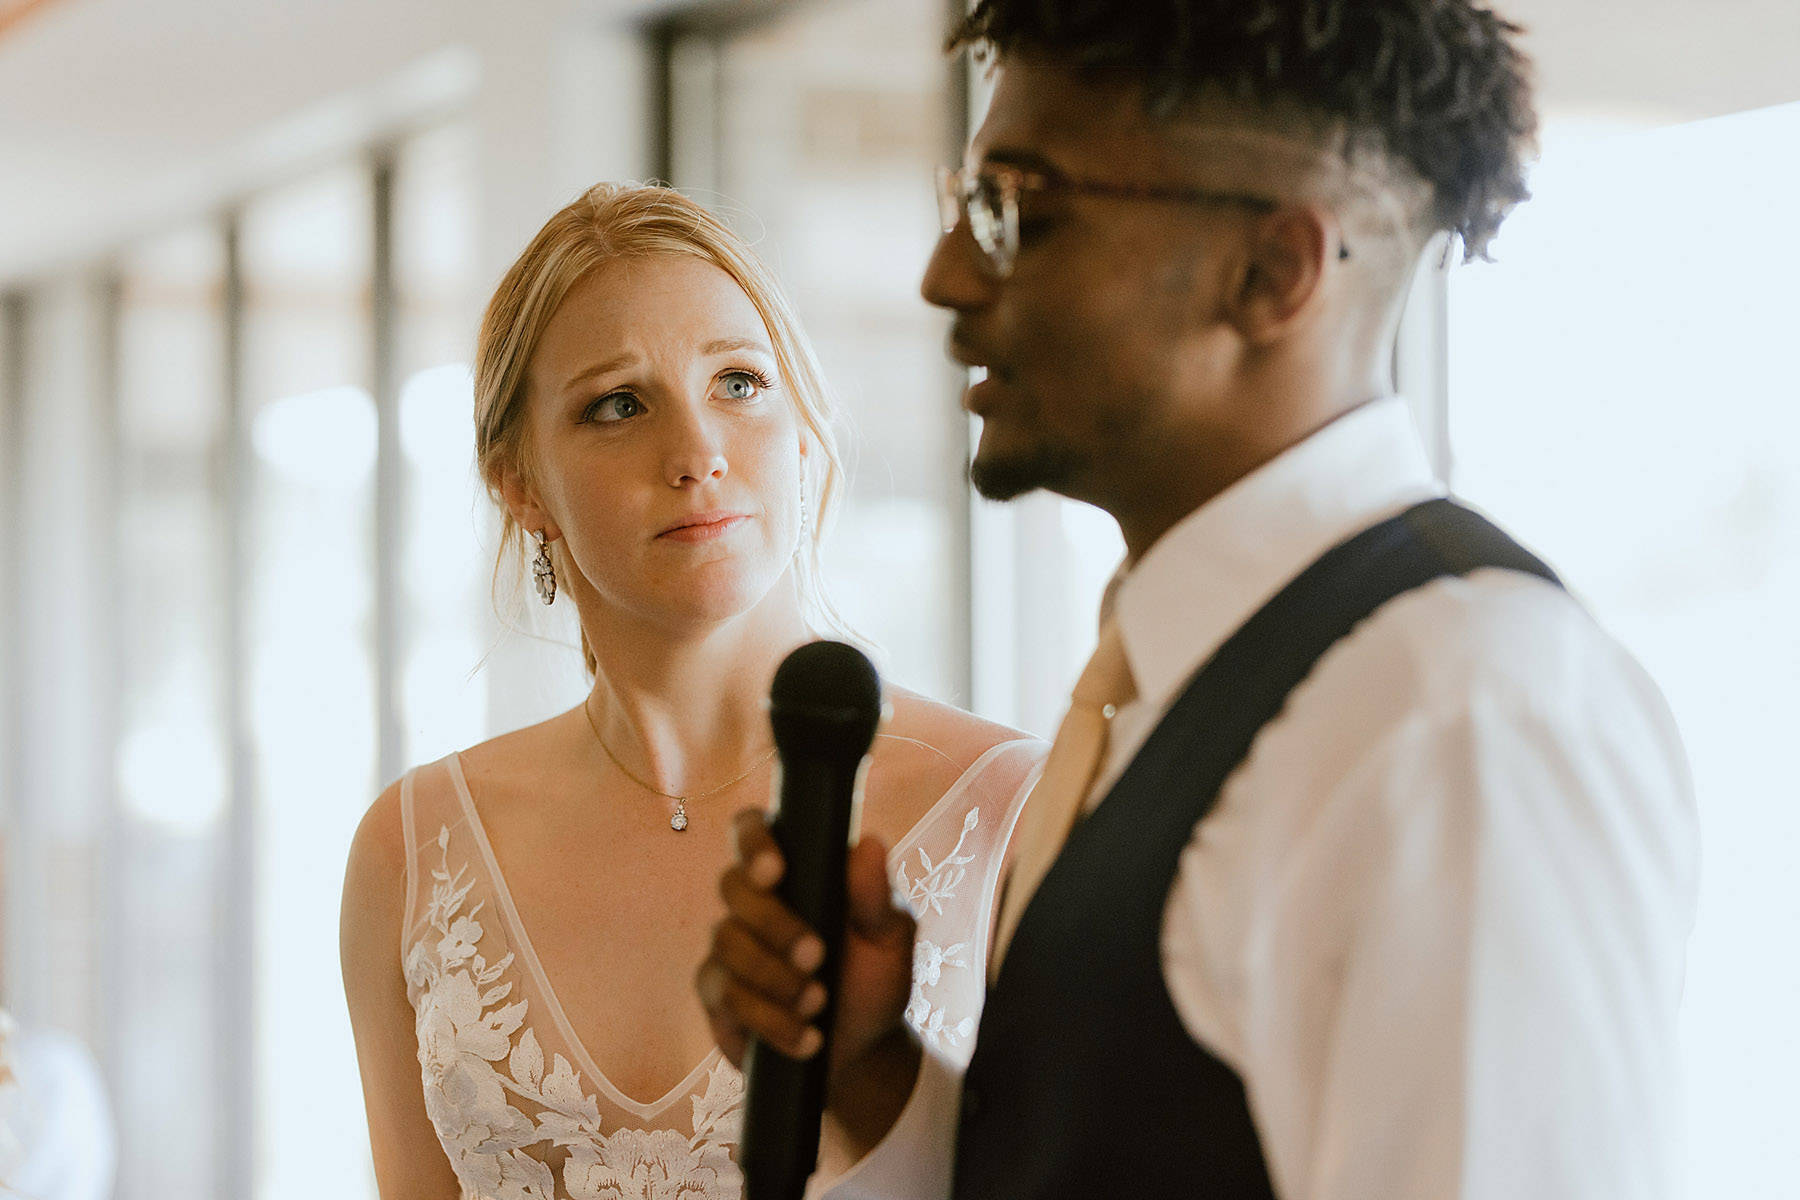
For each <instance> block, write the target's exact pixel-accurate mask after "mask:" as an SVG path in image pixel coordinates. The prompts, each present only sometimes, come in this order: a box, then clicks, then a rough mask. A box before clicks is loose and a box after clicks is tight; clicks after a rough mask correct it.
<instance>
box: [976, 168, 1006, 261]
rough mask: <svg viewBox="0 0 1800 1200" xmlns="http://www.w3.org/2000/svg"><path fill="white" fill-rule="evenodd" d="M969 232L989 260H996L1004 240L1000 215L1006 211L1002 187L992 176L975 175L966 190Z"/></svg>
mask: <svg viewBox="0 0 1800 1200" xmlns="http://www.w3.org/2000/svg"><path fill="white" fill-rule="evenodd" d="M968 202H969V232H971V233H973V234H974V235H975V240H976V241H977V242H978V243H980V245H981V248H982V249H983V250H985V251H987V254H988V257H989V258H996V256H997V254H998V252H999V250H1000V247H1001V246H1002V245H1003V244H1004V242H1005V240H1006V233H1005V229H1004V228H1003V227H1002V223H1001V222H1002V214H1003V213H1004V212H1005V209H1006V198H1005V194H1004V189H1003V185H1002V184H1001V182H1000V181H999V180H998V179H996V178H995V177H993V176H992V175H977V176H975V178H974V179H973V180H971V181H970V186H969V188H968Z"/></svg>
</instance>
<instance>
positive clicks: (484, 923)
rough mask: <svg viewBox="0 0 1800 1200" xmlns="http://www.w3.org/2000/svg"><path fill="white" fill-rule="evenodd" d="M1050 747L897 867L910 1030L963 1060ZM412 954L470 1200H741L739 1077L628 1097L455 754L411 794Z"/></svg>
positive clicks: (444, 1116)
mask: <svg viewBox="0 0 1800 1200" xmlns="http://www.w3.org/2000/svg"><path fill="white" fill-rule="evenodd" d="M1045 748H1046V747H1045V745H1044V743H1042V742H1039V741H1035V740H1032V739H1023V740H1020V741H1014V742H1007V743H1004V744H1002V745H999V746H995V747H994V748H993V749H991V750H989V751H988V752H987V753H986V754H984V755H983V756H982V757H981V758H980V759H979V760H978V761H977V762H976V763H975V764H974V765H973V766H971V767H970V768H969V769H968V770H967V771H965V772H964V773H963V774H962V776H961V777H960V778H959V779H958V780H957V781H956V783H955V784H954V785H953V786H952V787H951V788H950V790H949V791H948V792H946V793H945V794H944V795H943V797H942V798H941V799H940V800H939V801H938V802H937V804H936V805H935V806H933V808H932V809H931V811H930V812H929V813H927V814H926V815H925V817H924V818H923V819H922V820H921V821H920V822H919V823H918V824H917V825H916V826H914V827H913V829H912V831H911V832H910V833H909V834H907V836H906V837H905V838H904V839H902V841H901V842H900V844H899V845H897V846H896V847H895V848H894V850H893V854H892V856H891V857H890V858H889V860H888V868H889V871H890V872H891V873H892V876H893V881H894V886H895V891H896V894H897V895H898V896H901V897H904V898H905V900H906V902H907V903H908V904H909V905H910V907H911V909H912V912H913V915H914V916H915V917H916V918H917V919H918V922H919V931H918V939H917V942H916V945H915V948H914V960H913V994H912V1000H911V1003H910V1004H909V1005H908V1006H907V1010H906V1018H907V1020H908V1021H909V1022H910V1023H911V1024H912V1026H913V1028H914V1029H916V1030H917V1031H918V1033H919V1036H920V1039H921V1041H923V1043H924V1044H925V1046H926V1047H927V1048H928V1049H929V1050H931V1051H932V1052H933V1053H936V1054H939V1055H942V1056H944V1057H946V1058H950V1059H953V1060H956V1061H957V1062H959V1063H966V1062H967V1061H968V1056H969V1054H970V1052H971V1050H972V1048H973V1047H972V1042H973V1039H974V1033H975V1023H976V1019H977V1018H978V1017H979V1015H980V1010H981V1001H982V995H983V992H982V978H983V974H984V969H985V962H986V952H987V930H988V925H989V916H990V910H991V905H992V903H993V895H994V888H995V884H996V882H997V881H998V877H999V873H1000V858H1001V855H1002V853H1003V852H1004V849H1005V846H1006V840H1007V838H1008V836H1009V835H1010V833H1011V830H1012V825H1013V822H1014V821H1015V820H1016V819H1017V816H1018V811H1019V805H1020V803H1021V802H1022V801H1023V799H1024V796H1025V794H1026V793H1027V791H1028V790H1029V786H1030V783H1031V782H1032V780H1033V779H1034V778H1035V776H1036V773H1037V768H1038V766H1039V764H1040V763H1041V761H1042V759H1043V754H1044V750H1045ZM400 806H401V813H402V819H403V822H404V826H405V831H406V848H407V916H406V922H405V929H404V932H403V937H402V941H401V955H402V962H403V964H404V969H405V973H406V988H407V996H408V998H409V999H410V1000H411V1001H412V1005H413V1011H414V1013H415V1014H416V1018H417V1030H418V1039H419V1067H420V1076H421V1079H422V1081H423V1084H424V1090H425V1108H426V1112H427V1113H428V1114H429V1115H430V1118H431V1123H432V1125H433V1126H434V1127H435V1128H436V1129H437V1134H438V1139H439V1141H440V1142H441V1143H442V1144H443V1147H444V1152H445V1154H446V1155H448V1156H449V1159H450V1161H451V1163H452V1165H453V1166H454V1167H455V1169H456V1174H457V1178H458V1179H459V1180H461V1183H462V1194H463V1198H464V1200H602V1198H604V1200H652V1198H654V1200H663V1198H665V1197H667V1198H669V1200H674V1198H676V1197H680V1198H682V1200H728V1198H732V1200H735V1198H736V1197H738V1196H739V1195H740V1193H741V1191H742V1188H741V1178H740V1176H739V1174H738V1170H737V1166H736V1163H735V1161H734V1153H735V1150H736V1145H737V1137H738V1127H739V1115H740V1113H739V1109H740V1106H741V1103H742V1100H743V1080H742V1077H741V1076H740V1075H739V1074H738V1072H737V1071H736V1070H735V1069H733V1068H732V1066H731V1064H730V1063H728V1062H726V1061H725V1060H724V1057H723V1055H721V1053H720V1052H719V1051H718V1050H716V1049H715V1050H713V1051H712V1053H710V1054H708V1055H707V1056H706V1058H705V1059H703V1060H702V1061H701V1062H700V1063H699V1065H697V1066H696V1067H695V1068H694V1069H693V1071H692V1072H690V1073H689V1075H688V1077H687V1078H686V1079H684V1080H682V1081H681V1083H679V1084H677V1085H676V1086H675V1087H674V1088H673V1089H671V1090H670V1091H669V1092H668V1093H667V1094H666V1095H664V1096H663V1097H661V1098H660V1099H658V1100H654V1101H651V1102H649V1103H647V1104H646V1103H640V1102H638V1101H634V1100H632V1099H631V1098H629V1097H628V1096H626V1095H624V1094H623V1093H622V1092H620V1091H619V1090H618V1088H616V1087H614V1086H613V1084H612V1083H611V1081H610V1080H608V1079H607V1078H606V1075H605V1074H604V1073H603V1072H602V1071H601V1070H600V1069H599V1067H598V1066H597V1065H596V1064H595V1063H594V1061H593V1059H592V1058H591V1057H590V1056H589V1054H588V1052H587V1050H586V1048H585V1047H583V1046H582V1044H581V1041H580V1039H579V1038H578V1037H577V1036H576V1034H575V1032H574V1029H573V1028H572V1027H571V1025H570V1023H569V1020H568V1018H567V1016H566V1015H565V1014H564V1013H563V1010H562V1006H561V1004H560V1003H559V1002H558V1000H557V997H556V993H555V991H554V990H553V989H552V988H551V986H550V981H549V980H548V979H547V978H546V977H545V975H544V970H543V967H542V966H541V965H540V964H539V962H538V960H537V956H536V954H535V953H534V952H533V951H532V948H531V941H530V938H529V937H528V936H527V934H526V932H525V929H524V928H523V927H522V926H521V925H520V923H519V918H518V913H517V911H516V910H515V909H514V907H513V903H512V898H511V896H510V894H509V893H508V891H507V886H506V880H505V879H504V878H503V877H502V876H501V874H500V870H499V866H498V864H497V863H496V862H495V859H494V853H493V850H492V848H491V847H490V846H489V845H488V840H487V835H486V833H485V832H484V831H483V829H482V826H481V821H480V818H479V817H478V816H477V815H476V812H475V806H474V802H473V800H472V798H471V797H470V795H469V789H468V784H467V783H466V782H465V780H464V778H463V774H462V767H461V763H460V762H459V760H458V759H457V757H456V756H455V755H451V756H450V757H448V758H445V759H442V760H440V761H438V762H435V763H432V764H430V765H429V766H424V767H420V768H417V769H416V770H414V771H412V772H409V773H408V775H407V776H406V778H405V779H404V780H403V781H402V783H401V788H400Z"/></svg>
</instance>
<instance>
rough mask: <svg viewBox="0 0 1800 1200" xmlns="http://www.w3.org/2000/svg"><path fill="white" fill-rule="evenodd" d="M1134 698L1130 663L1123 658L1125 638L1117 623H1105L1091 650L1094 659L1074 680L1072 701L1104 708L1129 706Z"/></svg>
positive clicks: (1110, 621)
mask: <svg viewBox="0 0 1800 1200" xmlns="http://www.w3.org/2000/svg"><path fill="white" fill-rule="evenodd" d="M1136 695H1137V687H1136V685H1135V684H1134V683H1133V682H1132V678H1131V663H1130V662H1129V661H1128V660H1127V659H1126V657H1125V639H1124V638H1123V637H1122V636H1121V635H1120V633H1119V624H1118V622H1117V621H1113V620H1108V621H1107V622H1106V623H1105V624H1104V625H1102V626H1101V627H1100V643H1099V645H1097V646H1095V647H1094V656H1093V657H1092V658H1090V659H1088V664H1087V666H1086V667H1085V668H1083V669H1082V672H1081V678H1080V679H1078V680H1076V681H1075V691H1074V693H1073V695H1072V699H1073V700H1074V701H1075V702H1076V703H1078V704H1086V705H1091V706H1093V707H1095V708H1102V709H1104V708H1109V707H1112V706H1115V705H1120V704H1126V703H1129V702H1130V701H1131V699H1132V698H1133V697H1135V696H1136ZM1107 715H1108V716H1111V715H1112V714H1111V713H1108V714H1107Z"/></svg>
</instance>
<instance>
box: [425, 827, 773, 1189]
mask: <svg viewBox="0 0 1800 1200" xmlns="http://www.w3.org/2000/svg"><path fill="white" fill-rule="evenodd" d="M437 845H438V850H439V865H438V866H437V867H435V868H433V870H432V872H431V878H432V886H431V900H430V903H429V905H428V906H427V907H426V910H425V914H424V917H425V921H426V926H427V928H426V930H425V931H424V932H422V933H421V934H420V935H419V937H418V939H417V940H416V941H415V942H414V943H413V945H412V947H411V949H410V950H409V951H408V952H407V956H406V963H405V970H406V980H407V983H408V985H409V987H411V988H413V989H416V990H417V997H418V998H417V1000H416V1001H415V1005H414V1007H415V1011H416V1013H417V1021H416V1029H417V1033H418V1038H419V1068H420V1076H421V1079H422V1081H423V1083H424V1088H425V1109H426V1112H427V1114H428V1115H429V1116H430V1118H431V1123H432V1125H433V1126H435V1127H436V1129H437V1132H438V1137H439V1140H440V1141H442V1143H443V1145H444V1150H445V1153H446V1154H448V1155H449V1157H450V1161H451V1163H452V1165H453V1166H454V1167H455V1169H456V1175H457V1178H458V1179H459V1180H460V1181H461V1182H462V1185H463V1189H464V1194H465V1196H466V1197H468V1198H469V1200H561V1198H562V1197H564V1196H566V1197H568V1200H737V1198H738V1197H739V1196H740V1195H741V1194H742V1190H743V1184H742V1179H741V1176H740V1175H739V1174H738V1170H737V1166H736V1164H735V1163H733V1161H732V1158H731V1149H732V1147H733V1146H735V1145H736V1144H737V1140H738V1137H739V1134H740V1129H741V1123H742V1108H743V1097H744V1084H743V1077H742V1076H741V1075H739V1074H738V1072H737V1071H735V1070H733V1069H732V1068H731V1067H730V1066H729V1065H728V1064H725V1063H720V1064H719V1065H718V1066H716V1067H714V1068H713V1070H712V1071H711V1072H710V1074H709V1075H708V1076H707V1081H706V1089H705V1091H704V1092H701V1093H699V1094H696V1095H695V1096H693V1097H692V1103H693V1130H694V1132H693V1135H692V1136H683V1135H682V1134H681V1133H680V1132H679V1131H677V1130H674V1129H625V1128H621V1129H615V1130H612V1131H611V1132H606V1131H603V1130H602V1128H601V1114H600V1108H599V1103H598V1101H597V1100H596V1099H595V1097H594V1095H593V1094H591V1093H589V1092H588V1091H587V1090H586V1088H585V1087H584V1086H583V1085H582V1080H581V1076H580V1073H579V1072H577V1071H576V1070H575V1069H574V1068H573V1067H571V1066H570V1065H569V1062H568V1060H567V1059H566V1058H564V1057H563V1056H562V1055H561V1054H553V1055H552V1056H551V1057H550V1061H549V1062H548V1063H546V1061H545V1058H544V1051H543V1048H542V1046H541V1045H540V1044H539V1042H538V1037H537V1034H536V1032H535V1031H534V1030H532V1029H531V1028H530V1027H528V1026H526V1024H525V1020H526V1016H527V1007H528V1006H527V1003H526V1002H525V1001H524V1000H517V999H514V1000H511V1002H510V1003H509V1002H508V1001H509V999H510V998H511V997H512V993H513V983H512V981H511V980H503V978H502V977H503V976H505V975H506V973H507V972H508V970H509V969H510V968H511V967H512V965H513V955H512V954H511V953H510V952H508V953H507V954H506V955H504V956H503V957H502V958H500V959H499V960H497V961H495V962H492V963H489V962H488V961H487V959H486V958H485V957H484V956H483V955H482V953H481V949H480V947H481V943H482V939H483V936H484V931H483V928H482V923H481V920H480V917H481V915H482V909H483V907H484V906H485V904H486V901H485V900H484V901H481V902H479V903H476V904H475V905H473V906H472V907H470V908H469V909H468V911H467V912H464V911H463V906H464V904H465V903H466V902H467V900H468V897H469V892H470V890H471V889H472V888H473V887H474V883H473V882H472V881H470V880H469V879H468V873H469V871H468V866H467V864H464V865H463V866H461V867H459V868H458V869H457V870H456V871H455V872H454V873H452V872H451V870H450V867H449V847H450V831H449V829H448V828H447V827H444V828H440V829H439V830H438V836H437ZM434 935H435V936H434ZM521 1031H522V1032H521ZM515 1035H516V1036H515ZM520 1102H523V1107H521V1104H520ZM531 1151H536V1153H531ZM557 1151H561V1153H560V1154H559V1153H556V1152H557ZM558 1159H560V1166H559V1168H558V1170H555V1171H553V1169H552V1167H551V1165H550V1163H551V1162H555V1161H557V1160H558ZM546 1160H549V1161H546ZM558 1174H560V1175H561V1182H562V1189H563V1190H562V1192H561V1193H559V1192H558V1191H557V1189H556V1184H557V1178H556V1177H557V1175H558Z"/></svg>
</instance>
